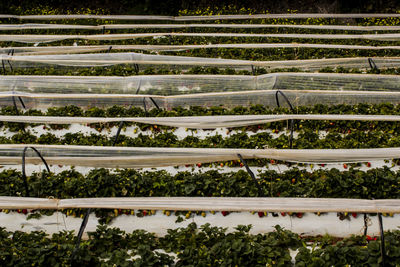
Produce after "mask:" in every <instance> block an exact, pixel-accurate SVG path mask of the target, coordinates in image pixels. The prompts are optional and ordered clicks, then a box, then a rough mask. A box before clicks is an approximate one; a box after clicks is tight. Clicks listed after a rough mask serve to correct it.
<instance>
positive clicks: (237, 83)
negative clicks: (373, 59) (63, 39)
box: [0, 72, 400, 98]
mask: <svg viewBox="0 0 400 267" xmlns="http://www.w3.org/2000/svg"><path fill="white" fill-rule="evenodd" d="M274 89H286V90H339V91H348V90H360V91H393V92H398V91H400V76H399V75H375V74H340V73H296V72H295V73H270V74H264V75H259V76H249V75H140V76H130V77H117V76H19V75H15V76H11V75H6V76H0V98H1V97H7V96H12V95H14V94H20V96H28V95H30V94H60V95H63V94H64V95H65V97H68V94H120V95H122V94H145V95H163V96H168V95H181V94H200V93H210V92H233V91H249V90H274ZM58 97H60V96H58ZM110 97H113V98H115V96H110Z"/></svg>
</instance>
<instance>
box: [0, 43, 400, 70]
mask: <svg viewBox="0 0 400 267" xmlns="http://www.w3.org/2000/svg"><path fill="white" fill-rule="evenodd" d="M103 47H108V48H109V47H110V46H103ZM112 47H113V48H114V47H115V46H112ZM38 48H40V47H31V48H23V49H24V50H29V51H38V50H37V49H38ZM45 48H46V49H47V47H45ZM54 48H55V47H53V48H52V47H49V48H48V49H50V50H49V51H53V52H54V51H55V50H53V49H54ZM61 48H62V49H64V52H69V50H68V49H70V48H71V49H74V48H73V46H72V47H71V46H70V47H58V48H57V51H59V49H61ZM78 48H79V46H78ZM81 48H84V49H86V47H81ZM15 49H16V51H17V50H18V48H15ZM99 49H103V48H101V47H100V48H99ZM11 50H12V49H11V48H3V49H1V48H0V51H3V52H5V53H9V52H10V51H11ZM372 59H373V61H374V63H375V64H376V66H377V67H378V68H396V67H400V57H376V58H372ZM0 60H4V61H9V62H10V63H11V64H12V66H13V67H45V65H55V66H74V67H96V66H112V65H118V64H138V65H146V66H147V67H149V66H158V67H165V66H169V67H171V68H179V69H190V68H193V66H202V67H209V66H218V67H224V68H232V69H248V70H251V68H252V67H263V68H268V69H277V68H301V69H305V70H315V69H321V68H326V67H332V68H335V67H344V68H357V69H366V68H370V67H371V65H370V63H369V59H368V58H330V59H306V60H282V61H251V60H235V59H220V58H202V57H184V56H164V55H148V54H141V53H102V54H79V55H66V54H62V55H30V56H19V55H15V56H10V55H0ZM5 66H7V64H6V65H5Z"/></svg>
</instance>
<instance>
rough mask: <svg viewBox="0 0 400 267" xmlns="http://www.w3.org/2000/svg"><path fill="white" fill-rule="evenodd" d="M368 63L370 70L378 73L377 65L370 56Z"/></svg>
mask: <svg viewBox="0 0 400 267" xmlns="http://www.w3.org/2000/svg"><path fill="white" fill-rule="evenodd" d="M368 64H369V67H370V68H371V70H373V71H375V72H376V73H378V74H379V73H380V72H381V71H380V70H379V69H378V67H377V66H376V64H375V62H374V60H373V59H372V58H368Z"/></svg>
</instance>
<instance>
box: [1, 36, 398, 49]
mask: <svg viewBox="0 0 400 267" xmlns="http://www.w3.org/2000/svg"><path fill="white" fill-rule="evenodd" d="M174 36H177V37H179V36H181V37H227V38H229V37H232V38H246V37H247V38H249V37H252V38H291V39H318V40H326V39H329V40H356V39H361V40H374V41H399V40H400V34H399V33H384V34H298V33H285V34H283V33H282V34H281V33H221V32H215V33H186V32H169V33H123V34H91V35H87V34H63V35H57V34H53V35H46V34H1V35H0V42H20V43H50V42H56V41H62V40H78V39H80V40H108V41H112V40H129V39H136V38H149V37H151V38H160V37H164V38H167V37H174ZM282 45H283V44H278V43H274V44H269V45H266V44H262V43H261V44H259V45H258V46H257V45H256V44H252V46H251V47H249V46H246V45H244V44H230V45H229V46H226V45H224V44H219V45H218V46H216V45H202V46H199V45H197V46H196V45H173V46H172V45H163V46H162V45H132V46H131V47H132V49H143V50H177V49H195V48H213V47H223V48H227V47H229V48H279V47H282ZM284 45H285V47H291V46H290V45H289V44H284ZM292 45H293V44H292ZM135 47H137V48H135ZM296 47H314V48H324V47H327V48H331V49H335V48H337V49H377V47H374V46H362V45H361V46H352V45H325V44H320V45H317V44H297V45H296ZM354 47H356V48H354ZM378 47H379V46H378ZM381 49H399V48H398V47H396V46H383V47H382V48H381Z"/></svg>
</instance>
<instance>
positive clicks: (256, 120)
mask: <svg viewBox="0 0 400 267" xmlns="http://www.w3.org/2000/svg"><path fill="white" fill-rule="evenodd" d="M286 120H351V121H400V116H397V115H341V114H329V115H324V114H295V115H235V116H233V115H232V116H230V115H227V116H190V117H144V118H142V117H130V118H127V117H124V118H121V117H118V118H102V117H50V116H0V121H6V122H22V123H40V124H72V123H81V124H87V123H110V122H136V123H146V124H153V125H154V124H155V125H165V126H170V127H185V128H195V129H212V128H219V127H242V126H249V125H259V124H265V123H270V122H276V121H286Z"/></svg>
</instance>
